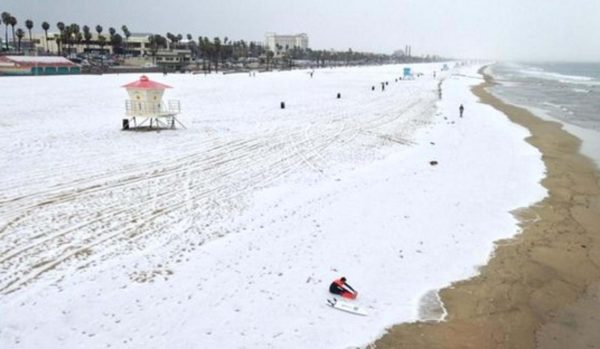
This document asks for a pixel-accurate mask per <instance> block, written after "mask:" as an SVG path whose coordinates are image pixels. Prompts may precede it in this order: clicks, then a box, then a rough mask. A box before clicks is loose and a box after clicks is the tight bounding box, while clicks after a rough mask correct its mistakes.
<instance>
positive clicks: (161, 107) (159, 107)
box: [125, 99, 181, 117]
mask: <svg viewBox="0 0 600 349" xmlns="http://www.w3.org/2000/svg"><path fill="white" fill-rule="evenodd" d="M179 113H181V103H180V102H179V101H178V100H169V101H167V102H166V103H165V102H162V101H161V102H158V103H154V102H141V101H134V100H131V99H128V100H126V101H125V114H126V115H127V116H142V117H161V116H173V115H177V114H179Z"/></svg>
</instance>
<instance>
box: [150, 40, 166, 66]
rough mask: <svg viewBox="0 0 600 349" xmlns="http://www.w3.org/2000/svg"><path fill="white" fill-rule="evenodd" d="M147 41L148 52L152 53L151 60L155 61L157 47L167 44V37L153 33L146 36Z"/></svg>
mask: <svg viewBox="0 0 600 349" xmlns="http://www.w3.org/2000/svg"><path fill="white" fill-rule="evenodd" d="M148 43H149V47H150V53H151V54H152V62H153V63H156V52H158V49H159V48H161V47H166V46H167V39H165V38H164V37H162V36H160V35H158V34H154V35H150V36H149V37H148Z"/></svg>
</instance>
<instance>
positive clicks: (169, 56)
mask: <svg viewBox="0 0 600 349" xmlns="http://www.w3.org/2000/svg"><path fill="white" fill-rule="evenodd" d="M155 58H156V64H157V65H158V66H160V67H163V68H167V70H170V71H179V70H184V69H185V67H187V66H188V65H189V64H190V63H192V51H190V50H187V49H172V50H158V51H157V52H156V57H155Z"/></svg>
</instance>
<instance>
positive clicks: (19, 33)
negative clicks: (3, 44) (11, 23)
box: [17, 28, 25, 52]
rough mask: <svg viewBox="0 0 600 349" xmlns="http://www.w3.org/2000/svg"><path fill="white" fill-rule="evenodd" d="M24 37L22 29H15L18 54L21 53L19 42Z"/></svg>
mask: <svg viewBox="0 0 600 349" xmlns="http://www.w3.org/2000/svg"><path fill="white" fill-rule="evenodd" d="M24 36H25V32H24V31H23V29H21V28H19V29H17V38H18V46H17V51H19V52H21V40H23V37H24Z"/></svg>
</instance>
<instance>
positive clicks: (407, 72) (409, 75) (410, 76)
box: [402, 67, 415, 80]
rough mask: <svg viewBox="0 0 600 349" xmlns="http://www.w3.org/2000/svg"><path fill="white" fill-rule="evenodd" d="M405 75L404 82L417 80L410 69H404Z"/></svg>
mask: <svg viewBox="0 0 600 349" xmlns="http://www.w3.org/2000/svg"><path fill="white" fill-rule="evenodd" d="M403 73H404V74H403V77H402V79H403V80H412V79H414V78H415V77H414V76H413V73H412V69H411V68H410V67H404V70H403Z"/></svg>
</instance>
